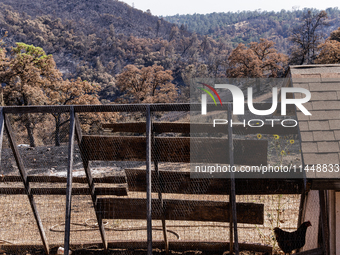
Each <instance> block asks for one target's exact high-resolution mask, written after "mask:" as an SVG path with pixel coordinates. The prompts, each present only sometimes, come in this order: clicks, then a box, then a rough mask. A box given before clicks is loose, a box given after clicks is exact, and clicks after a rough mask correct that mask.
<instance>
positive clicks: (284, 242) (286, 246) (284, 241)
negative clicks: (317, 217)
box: [274, 221, 312, 254]
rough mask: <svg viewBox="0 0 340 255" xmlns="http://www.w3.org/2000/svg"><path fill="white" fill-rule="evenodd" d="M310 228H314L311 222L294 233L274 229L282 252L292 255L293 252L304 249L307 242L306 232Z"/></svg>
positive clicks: (307, 222) (303, 224)
mask: <svg viewBox="0 0 340 255" xmlns="http://www.w3.org/2000/svg"><path fill="white" fill-rule="evenodd" d="M309 226H312V224H311V223H310V221H306V222H304V223H302V224H301V226H300V227H299V228H298V229H297V230H296V231H294V232H287V231H284V230H282V229H280V228H274V233H275V237H276V241H277V243H278V245H279V247H280V248H281V250H282V251H283V252H284V253H285V254H286V253H288V254H290V253H291V252H292V251H293V250H296V249H300V248H302V247H303V246H304V245H305V242H306V231H307V228H308V227H309Z"/></svg>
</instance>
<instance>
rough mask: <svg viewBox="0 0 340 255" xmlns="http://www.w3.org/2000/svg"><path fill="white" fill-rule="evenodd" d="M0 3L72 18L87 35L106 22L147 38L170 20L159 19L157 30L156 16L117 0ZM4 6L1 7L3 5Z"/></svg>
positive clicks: (31, 13) (5, 0) (22, 10)
mask: <svg viewBox="0 0 340 255" xmlns="http://www.w3.org/2000/svg"><path fill="white" fill-rule="evenodd" d="M1 3H2V4H3V5H5V6H6V5H7V6H10V7H12V10H14V11H16V12H19V13H23V16H25V15H26V14H27V15H29V16H31V18H33V19H35V18H37V17H40V16H44V15H49V16H50V17H51V19H57V18H59V19H61V20H62V21H66V20H69V21H73V23H76V24H77V30H80V31H82V32H83V33H84V34H87V35H88V34H92V33H96V32H97V31H98V30H101V29H103V28H109V26H110V25H113V26H114V27H115V30H116V33H117V34H119V33H122V34H124V35H134V36H138V37H150V38H151V37H155V36H165V34H166V33H167V32H168V31H169V30H170V29H171V24H170V23H169V22H166V21H163V22H161V26H160V28H159V31H158V34H157V22H158V20H159V18H158V17H156V16H152V15H150V14H148V13H144V12H143V11H141V10H137V9H135V8H132V7H130V6H129V5H127V4H125V3H123V2H120V1H117V0H98V1H91V0H90V1H84V0H74V1H67V0H60V1H56V0H47V1H44V0H37V1H32V0H23V1H21V0H1V1H0V5H1ZM5 6H3V7H2V8H1V9H3V8H6V7H5Z"/></svg>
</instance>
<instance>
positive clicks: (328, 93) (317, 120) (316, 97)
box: [290, 65, 340, 178]
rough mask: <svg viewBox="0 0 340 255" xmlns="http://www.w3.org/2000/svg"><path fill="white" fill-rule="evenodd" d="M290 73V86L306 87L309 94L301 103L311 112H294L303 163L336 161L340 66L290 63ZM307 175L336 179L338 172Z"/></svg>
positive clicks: (339, 145)
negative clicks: (293, 64)
mask: <svg viewBox="0 0 340 255" xmlns="http://www.w3.org/2000/svg"><path fill="white" fill-rule="evenodd" d="M290 75H291V78H292V86H293V87H300V88H305V89H308V90H309V91H310V92H311V96H312V97H311V100H310V101H309V102H308V103H306V104H304V106H305V107H306V108H307V109H308V110H309V111H310V113H311V114H312V115H311V116H306V115H304V114H303V113H302V112H301V111H299V110H298V112H297V118H298V121H299V129H300V133H301V148H302V154H303V158H304V163H305V165H315V164H339V162H340V65H305V66H291V67H290ZM300 96H301V95H295V97H300ZM307 177H327V178H328V177H336V178H340V173H334V172H333V173H332V174H330V173H329V172H326V173H322V172H321V173H317V172H314V173H312V172H309V173H308V175H307Z"/></svg>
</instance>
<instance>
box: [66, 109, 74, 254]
mask: <svg viewBox="0 0 340 255" xmlns="http://www.w3.org/2000/svg"><path fill="white" fill-rule="evenodd" d="M74 130H75V122H74V108H73V106H71V109H70V134H69V135H70V136H69V143H68V166H67V187H66V214H65V240H64V254H65V255H68V254H69V249H70V230H71V229H70V228H71V206H72V204H71V198H72V165H73V149H74Z"/></svg>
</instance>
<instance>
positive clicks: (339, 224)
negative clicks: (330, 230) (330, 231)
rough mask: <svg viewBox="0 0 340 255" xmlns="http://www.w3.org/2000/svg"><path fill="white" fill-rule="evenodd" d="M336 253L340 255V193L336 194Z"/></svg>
mask: <svg viewBox="0 0 340 255" xmlns="http://www.w3.org/2000/svg"><path fill="white" fill-rule="evenodd" d="M334 228H335V230H336V231H335V236H334V238H335V249H336V250H335V253H334V254H340V192H335V225H334Z"/></svg>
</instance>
